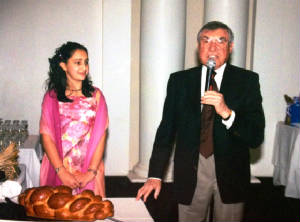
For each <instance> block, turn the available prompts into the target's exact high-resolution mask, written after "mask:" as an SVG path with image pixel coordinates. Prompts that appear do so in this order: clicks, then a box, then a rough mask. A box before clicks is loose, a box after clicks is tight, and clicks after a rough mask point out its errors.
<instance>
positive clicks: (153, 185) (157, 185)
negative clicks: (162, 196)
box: [136, 178, 161, 202]
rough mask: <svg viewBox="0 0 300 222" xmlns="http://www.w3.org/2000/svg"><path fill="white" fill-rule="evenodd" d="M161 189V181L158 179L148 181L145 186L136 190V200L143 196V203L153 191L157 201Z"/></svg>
mask: <svg viewBox="0 0 300 222" xmlns="http://www.w3.org/2000/svg"><path fill="white" fill-rule="evenodd" d="M160 189H161V180H159V179H152V178H151V179H148V180H147V181H146V182H145V184H144V185H143V186H142V187H141V188H140V189H139V190H138V193H137V195H136V200H139V199H141V198H142V197H143V196H144V198H143V200H144V202H146V201H147V198H148V196H149V195H150V193H151V192H152V191H153V190H154V198H155V199H157V197H158V195H159V193H160Z"/></svg>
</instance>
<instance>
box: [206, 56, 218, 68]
mask: <svg viewBox="0 0 300 222" xmlns="http://www.w3.org/2000/svg"><path fill="white" fill-rule="evenodd" d="M206 66H207V68H209V69H213V68H215V66H216V61H215V60H214V58H209V59H208V60H207V63H206Z"/></svg>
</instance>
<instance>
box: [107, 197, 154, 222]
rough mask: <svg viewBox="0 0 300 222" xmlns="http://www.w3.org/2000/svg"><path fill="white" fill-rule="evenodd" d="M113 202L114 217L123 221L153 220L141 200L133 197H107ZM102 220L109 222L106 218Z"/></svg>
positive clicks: (145, 221) (141, 221)
mask: <svg viewBox="0 0 300 222" xmlns="http://www.w3.org/2000/svg"><path fill="white" fill-rule="evenodd" d="M107 199H108V200H110V201H111V202H112V203H113V204H114V210H115V215H114V216H113V218H114V219H117V220H119V221H124V222H137V221H138V222H153V221H154V220H153V218H152V217H151V216H150V214H149V212H148V210H147V208H146V206H145V204H144V202H143V201H141V200H139V201H136V200H135V198H132V197H131V198H107ZM104 221H108V222H111V221H112V220H111V219H109V218H107V219H105V220H104Z"/></svg>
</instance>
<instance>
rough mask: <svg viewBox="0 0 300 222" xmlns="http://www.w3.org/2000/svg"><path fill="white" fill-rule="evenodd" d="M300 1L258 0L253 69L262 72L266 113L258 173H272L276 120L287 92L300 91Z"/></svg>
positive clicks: (281, 114)
mask: <svg viewBox="0 0 300 222" xmlns="http://www.w3.org/2000/svg"><path fill="white" fill-rule="evenodd" d="M299 9H300V1H299V0H276V1H274V0H257V8H256V22H255V39H254V56H253V70H254V71H256V72H258V73H259V74H260V84H261V91H262V97H263V107H264V111H265V117H266V130H265V142H264V144H263V146H262V149H261V151H262V152H261V154H260V155H259V156H260V159H259V160H258V161H257V163H254V164H253V165H252V173H253V174H254V175H257V176H271V175H272V173H273V165H272V164H271V162H272V154H273V143H274V136H275V129H276V123H277V122H278V121H283V120H284V117H285V108H286V103H285V100H284V98H283V95H284V94H288V95H290V96H298V95H299V91H300V88H299V78H300V69H299V61H300V58H299V52H300V45H299V42H300V41H299V39H300V30H299V28H300V27H299V23H300V10H299Z"/></svg>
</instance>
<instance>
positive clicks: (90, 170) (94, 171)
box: [87, 168, 97, 176]
mask: <svg viewBox="0 0 300 222" xmlns="http://www.w3.org/2000/svg"><path fill="white" fill-rule="evenodd" d="M87 171H88V172H92V173H93V174H94V175H95V176H97V170H93V169H90V168H89V169H88V170H87Z"/></svg>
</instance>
